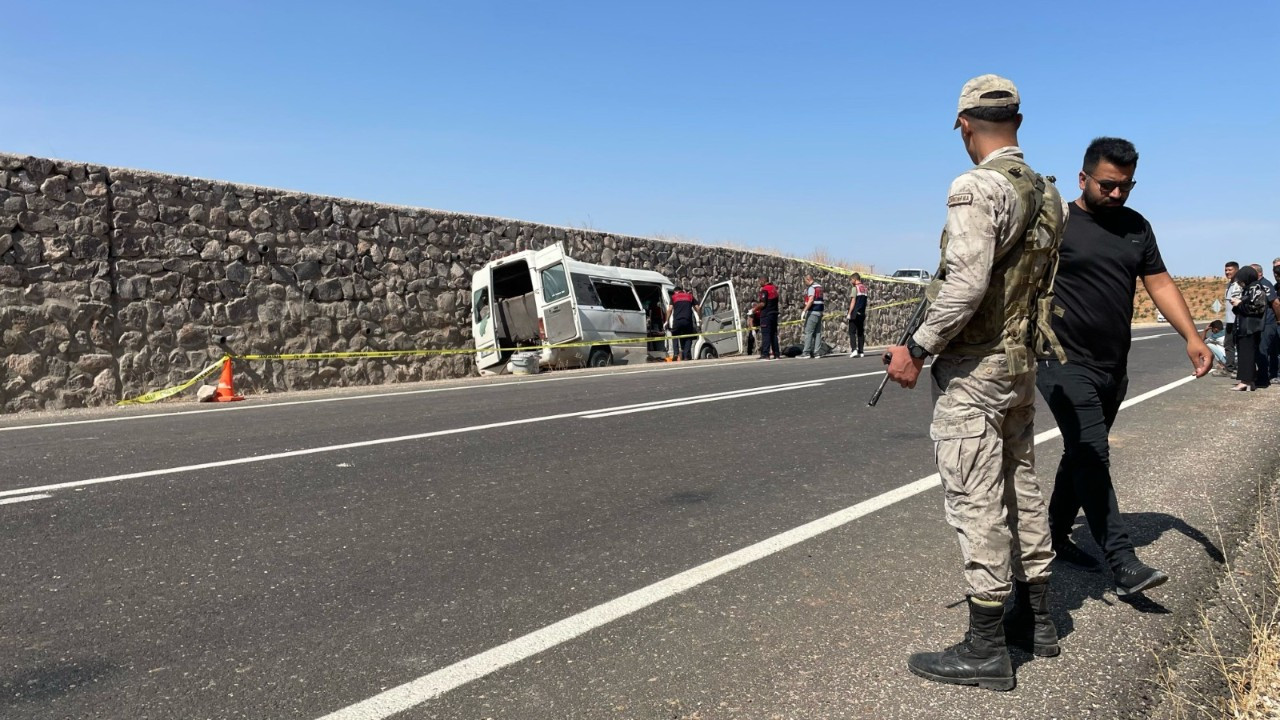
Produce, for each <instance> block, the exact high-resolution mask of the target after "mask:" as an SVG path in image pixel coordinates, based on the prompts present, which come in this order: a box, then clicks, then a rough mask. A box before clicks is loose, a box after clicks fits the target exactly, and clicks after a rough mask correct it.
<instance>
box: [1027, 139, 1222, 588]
mask: <svg viewBox="0 0 1280 720" xmlns="http://www.w3.org/2000/svg"><path fill="white" fill-rule="evenodd" d="M1137 165H1138V151H1137V150H1136V149H1135V148H1134V147H1133V144H1132V143H1130V142H1129V141H1127V140H1122V139H1120V138H1106V137H1103V138H1097V139H1096V140H1094V141H1093V142H1092V143H1090V145H1089V149H1088V150H1086V151H1085V155H1084V169H1083V170H1081V171H1080V190H1081V194H1080V197H1079V198H1078V199H1077V200H1076V201H1075V202H1074V203H1072V204H1071V206H1070V211H1071V216H1070V218H1069V219H1068V220H1067V231H1066V235H1065V236H1064V237H1063V240H1062V249H1061V259H1060V261H1059V265H1058V274H1057V278H1056V280H1055V281H1054V293H1055V295H1056V298H1055V301H1054V302H1055V305H1056V306H1057V309H1058V310H1059V311H1060V312H1061V316H1059V314H1058V313H1054V317H1053V321H1052V322H1053V330H1054V333H1055V334H1057V336H1058V340H1059V341H1060V342H1061V343H1062V347H1063V349H1064V350H1065V351H1066V353H1067V361H1068V362H1067V363H1066V364H1065V365H1064V364H1061V363H1059V362H1058V361H1057V360H1042V361H1041V362H1040V364H1039V368H1038V369H1039V373H1038V376H1037V378H1036V386H1037V387H1038V388H1039V390H1040V394H1041V395H1043V396H1044V399H1045V401H1046V402H1047V403H1048V404H1049V407H1050V409H1052V410H1053V416H1054V418H1055V419H1056V420H1057V422H1058V428H1059V429H1060V430H1061V431H1062V445H1063V452H1062V462H1061V464H1060V465H1058V474H1057V478H1056V480H1055V482H1054V487H1053V496H1052V497H1051V498H1050V501H1049V527H1050V534H1051V536H1052V540H1053V549H1054V551H1055V552H1056V553H1057V556H1058V558H1059V559H1061V560H1063V561H1065V562H1069V563H1071V564H1073V565H1080V566H1084V567H1091V568H1096V567H1097V566H1098V562H1097V560H1096V559H1094V558H1093V557H1092V556H1090V555H1088V554H1087V553H1085V552H1084V551H1083V550H1081V549H1080V548H1079V547H1077V546H1076V545H1075V544H1073V543H1072V542H1071V539H1070V538H1071V527H1072V525H1073V524H1074V523H1075V519H1076V515H1077V513H1079V511H1080V509H1081V508H1083V509H1084V514H1085V518H1086V519H1087V520H1088V522H1089V530H1090V532H1091V533H1092V534H1093V537H1094V539H1095V540H1096V541H1097V543H1098V546H1099V547H1101V548H1102V550H1103V552H1104V554H1105V555H1106V560H1107V564H1108V565H1109V566H1110V568H1111V573H1112V576H1113V578H1114V580H1115V585H1116V594H1117V595H1129V594H1133V593H1140V592H1143V591H1145V590H1149V589H1151V588H1154V587H1156V586H1157V585H1160V584H1163V583H1164V582H1165V581H1166V580H1168V579H1169V578H1168V576H1167V575H1165V574H1164V573H1163V572H1161V571H1159V570H1156V569H1155V568H1152V567H1148V566H1147V565H1145V564H1144V563H1143V562H1142V561H1141V560H1139V559H1138V555H1137V553H1136V552H1135V550H1134V546H1133V541H1132V540H1130V539H1129V533H1128V530H1127V529H1126V527H1125V524H1124V520H1123V518H1121V516H1120V508H1119V504H1118V503H1117V501H1116V493H1115V487H1114V486H1113V485H1112V482H1111V470H1110V447H1109V445H1108V443H1107V435H1108V434H1109V433H1110V432H1111V425H1112V424H1113V423H1114V422H1115V419H1116V413H1117V412H1119V410H1120V403H1121V402H1122V401H1123V400H1124V396H1125V391H1126V390H1127V389H1128V383H1129V380H1128V376H1127V367H1126V366H1127V362H1128V357H1129V344H1130V338H1131V329H1130V326H1131V324H1132V322H1133V295H1134V290H1135V289H1136V281H1137V279H1138V278H1142V284H1143V286H1144V287H1145V288H1146V289H1147V292H1148V293H1149V294H1150V295H1151V299H1152V300H1153V301H1155V304H1156V307H1157V308H1158V309H1159V310H1160V312H1161V313H1163V314H1164V316H1165V318H1167V319H1168V320H1169V324H1170V325H1172V326H1173V327H1174V329H1176V330H1177V331H1178V334H1180V335H1182V338H1183V339H1184V340H1186V342H1187V356H1188V357H1189V358H1190V359H1191V364H1192V366H1193V367H1194V369H1195V375H1196V377H1201V376H1203V375H1204V374H1205V373H1207V372H1208V371H1209V368H1210V367H1211V364H1212V362H1213V355H1212V354H1211V353H1210V352H1209V348H1208V347H1207V346H1206V345H1205V344H1204V341H1203V340H1202V339H1201V338H1200V336H1199V334H1198V333H1197V332H1196V327H1195V323H1194V322H1193V321H1192V319H1191V313H1190V311H1188V310H1187V304H1186V302H1185V301H1184V300H1183V298H1182V293H1181V292H1180V291H1179V290H1178V288H1177V286H1176V285H1174V283H1173V279H1172V278H1171V277H1169V273H1168V271H1167V270H1166V269H1165V266H1164V261H1163V260H1162V259H1161V257H1160V248H1159V247H1158V246H1157V245H1156V237H1155V233H1153V232H1152V230H1151V225H1150V223H1148V222H1147V220H1146V218H1144V217H1142V215H1140V214H1138V213H1137V212H1135V211H1133V210H1130V209H1129V208H1126V207H1125V206H1124V204H1125V201H1126V200H1128V198H1129V192H1130V191H1131V190H1132V189H1133V186H1134V185H1135V184H1136V183H1135V182H1134V180H1133V175H1134V172H1135V171H1136V170H1137Z"/></svg>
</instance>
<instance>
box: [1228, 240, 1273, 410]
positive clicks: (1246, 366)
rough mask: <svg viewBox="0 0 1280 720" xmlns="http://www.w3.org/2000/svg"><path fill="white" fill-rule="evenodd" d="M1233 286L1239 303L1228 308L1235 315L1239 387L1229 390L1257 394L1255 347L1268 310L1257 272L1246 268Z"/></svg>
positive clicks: (1237, 276)
mask: <svg viewBox="0 0 1280 720" xmlns="http://www.w3.org/2000/svg"><path fill="white" fill-rule="evenodd" d="M1234 282H1235V283H1236V284H1237V285H1239V286H1240V288H1241V291H1240V297H1239V299H1236V298H1233V299H1232V300H1231V304H1232V306H1233V308H1232V309H1233V310H1234V312H1235V314H1236V357H1237V358H1239V362H1238V363H1237V365H1236V367H1237V368H1238V375H1237V376H1236V379H1237V380H1239V383H1237V384H1236V386H1235V387H1234V388H1232V390H1240V391H1247V390H1256V389H1257V387H1258V363H1257V357H1258V345H1259V343H1260V342H1261V341H1262V318H1263V315H1265V314H1266V310H1267V291H1266V288H1264V287H1263V286H1262V283H1260V282H1258V271H1257V270H1254V269H1253V268H1251V267H1249V266H1248V265H1246V266H1244V267H1242V268H1240V269H1239V270H1237V271H1236V276H1235V279H1234Z"/></svg>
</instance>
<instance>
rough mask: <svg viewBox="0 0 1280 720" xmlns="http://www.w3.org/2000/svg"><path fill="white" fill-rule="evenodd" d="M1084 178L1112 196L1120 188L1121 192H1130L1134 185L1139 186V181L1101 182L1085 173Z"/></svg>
mask: <svg viewBox="0 0 1280 720" xmlns="http://www.w3.org/2000/svg"><path fill="white" fill-rule="evenodd" d="M1084 176H1085V177H1087V178H1089V179H1090V180H1092V181H1094V182H1096V183H1098V188H1099V189H1101V190H1102V192H1104V193H1107V194H1111V193H1112V192H1114V191H1115V189H1116V188H1120V191H1121V192H1129V191H1130V190H1132V189H1133V186H1134V185H1137V184H1138V181H1137V180H1099V179H1098V178H1096V177H1094V176H1092V175H1090V174H1089V173H1085V174H1084Z"/></svg>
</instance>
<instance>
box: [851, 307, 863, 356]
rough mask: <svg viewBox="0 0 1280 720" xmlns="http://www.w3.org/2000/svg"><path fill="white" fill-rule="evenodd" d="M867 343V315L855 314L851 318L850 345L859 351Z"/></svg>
mask: <svg viewBox="0 0 1280 720" xmlns="http://www.w3.org/2000/svg"><path fill="white" fill-rule="evenodd" d="M866 344H867V316H866V315H865V314H862V315H854V316H853V317H851V318H849V347H850V348H851V349H852V350H856V351H857V352H862V348H863V346H864V345H866Z"/></svg>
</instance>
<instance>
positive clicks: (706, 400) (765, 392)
mask: <svg viewBox="0 0 1280 720" xmlns="http://www.w3.org/2000/svg"><path fill="white" fill-rule="evenodd" d="M815 387H822V383H820V382H812V383H804V384H801V385H788V386H786V387H775V388H769V389H767V390H754V391H752V392H740V393H734V394H732V395H727V396H724V397H712V398H699V399H697V400H684V401H682V402H667V403H663V404H661V405H650V406H648V407H638V408H632V409H630V410H614V411H613V412H605V413H595V414H594V415H583V417H584V418H590V419H593V420H594V419H595V418H606V417H613V416H614V415H630V414H631V413H642V412H649V411H650V410H666V409H668V408H674V407H680V406H682V405H698V404H700V403H709V402H717V401H719V400H735V399H737V398H740V397H749V396H751V395H768V394H769V393H776V392H786V391H787V390H800V389H802V388H815Z"/></svg>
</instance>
